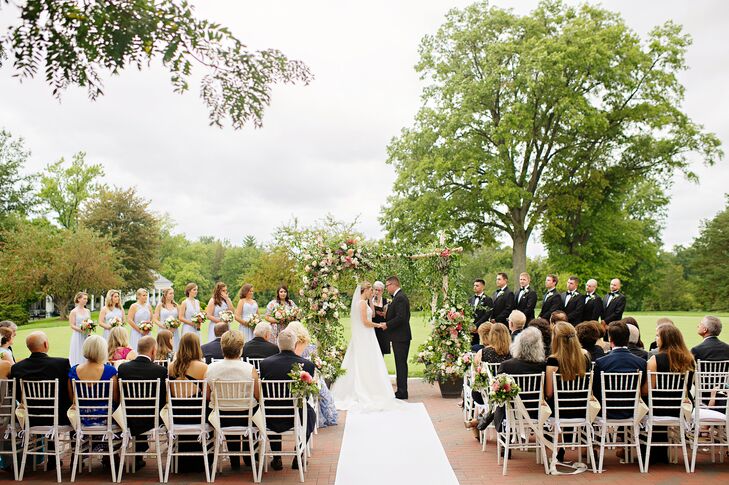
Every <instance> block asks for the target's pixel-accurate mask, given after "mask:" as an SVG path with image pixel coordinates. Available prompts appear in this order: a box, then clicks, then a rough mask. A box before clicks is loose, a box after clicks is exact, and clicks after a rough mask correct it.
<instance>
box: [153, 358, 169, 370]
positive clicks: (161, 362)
mask: <svg viewBox="0 0 729 485" xmlns="http://www.w3.org/2000/svg"><path fill="white" fill-rule="evenodd" d="M154 363H155V364H157V365H161V366H162V367H164V368H165V369H166V368H168V367H169V366H170V361H169V360H167V359H157V360H155V361H154Z"/></svg>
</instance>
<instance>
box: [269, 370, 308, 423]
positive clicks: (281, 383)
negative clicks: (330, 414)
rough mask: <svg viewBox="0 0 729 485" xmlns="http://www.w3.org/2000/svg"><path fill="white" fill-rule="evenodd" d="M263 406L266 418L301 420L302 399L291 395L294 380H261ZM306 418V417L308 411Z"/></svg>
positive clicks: (296, 421)
mask: <svg viewBox="0 0 729 485" xmlns="http://www.w3.org/2000/svg"><path fill="white" fill-rule="evenodd" d="M260 382H261V407H262V409H263V414H264V417H265V418H266V419H270V418H275V419H293V420H294V422H295V423H298V422H299V413H298V412H297V411H298V409H300V408H301V407H302V402H301V401H302V400H301V399H294V398H293V397H292V396H291V384H293V382H294V381H292V380H270V381H267V380H261V381H260ZM303 414H304V419H306V413H303Z"/></svg>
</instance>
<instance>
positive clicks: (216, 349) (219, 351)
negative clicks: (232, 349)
mask: <svg viewBox="0 0 729 485" xmlns="http://www.w3.org/2000/svg"><path fill="white" fill-rule="evenodd" d="M200 348H201V349H202V352H203V356H204V357H205V363H206V364H210V363H211V362H212V361H213V359H222V358H223V347H221V345H220V337H218V338H216V339H215V340H212V341H210V342H208V343H206V344H205V345H201V346H200Z"/></svg>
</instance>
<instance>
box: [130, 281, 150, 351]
mask: <svg viewBox="0 0 729 485" xmlns="http://www.w3.org/2000/svg"><path fill="white" fill-rule="evenodd" d="M148 298H149V295H148V294H147V290H145V289H144V288H139V289H138V290H137V302H136V303H133V304H132V306H130V307H129V314H128V315H127V323H128V324H129V326H130V327H132V334H131V335H130V337H129V346H130V347H131V348H132V350H137V342H139V339H141V338H142V337H144V336H146V335H149V334H150V333H152V331H151V330H150V331H149V332H142V331H141V330H139V324H140V323H142V322H144V321H148V322H151V321H152V307H151V306H149V303H147V299H148Z"/></svg>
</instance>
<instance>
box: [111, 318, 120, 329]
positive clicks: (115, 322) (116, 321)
mask: <svg viewBox="0 0 729 485" xmlns="http://www.w3.org/2000/svg"><path fill="white" fill-rule="evenodd" d="M109 325H111V328H114V327H123V326H124V320H122V319H121V318H119V317H114V318H112V319H111V320H109Z"/></svg>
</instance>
